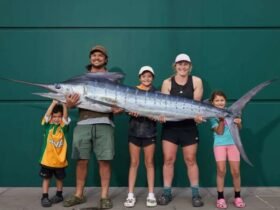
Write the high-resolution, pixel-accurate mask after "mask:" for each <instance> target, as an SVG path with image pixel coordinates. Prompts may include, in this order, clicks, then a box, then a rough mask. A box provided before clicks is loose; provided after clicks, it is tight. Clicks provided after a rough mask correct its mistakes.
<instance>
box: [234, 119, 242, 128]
mask: <svg viewBox="0 0 280 210" xmlns="http://www.w3.org/2000/svg"><path fill="white" fill-rule="evenodd" d="M233 122H234V123H235V124H236V125H237V127H238V128H239V129H241V128H242V124H241V122H242V120H241V118H239V117H237V118H235V119H234V120H233Z"/></svg>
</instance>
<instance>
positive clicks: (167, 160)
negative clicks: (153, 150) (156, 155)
mask: <svg viewBox="0 0 280 210" xmlns="http://www.w3.org/2000/svg"><path fill="white" fill-rule="evenodd" d="M175 160H176V157H172V156H169V157H165V158H164V165H165V166H166V167H173V166H174V163H175Z"/></svg>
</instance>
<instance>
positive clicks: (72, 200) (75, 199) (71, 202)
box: [63, 195, 87, 207]
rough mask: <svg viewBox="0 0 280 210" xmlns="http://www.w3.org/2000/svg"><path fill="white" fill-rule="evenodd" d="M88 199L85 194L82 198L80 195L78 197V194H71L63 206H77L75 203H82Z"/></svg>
mask: <svg viewBox="0 0 280 210" xmlns="http://www.w3.org/2000/svg"><path fill="white" fill-rule="evenodd" d="M86 200H87V199H86V197H85V196H82V197H81V198H80V197H77V196H75V195H71V196H70V197H69V198H67V199H66V200H64V202H63V206H64V207H70V206H75V205H78V204H81V203H85V202H86Z"/></svg>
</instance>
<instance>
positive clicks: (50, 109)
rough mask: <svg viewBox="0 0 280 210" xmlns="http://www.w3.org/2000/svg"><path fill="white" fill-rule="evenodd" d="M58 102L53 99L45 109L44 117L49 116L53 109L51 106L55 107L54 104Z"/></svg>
mask: <svg viewBox="0 0 280 210" xmlns="http://www.w3.org/2000/svg"><path fill="white" fill-rule="evenodd" d="M57 103H58V101H56V100H53V101H52V103H51V105H50V106H49V108H48V110H47V111H46V113H45V117H46V118H50V116H51V114H52V111H53V108H54V107H55V105H56V104H57Z"/></svg>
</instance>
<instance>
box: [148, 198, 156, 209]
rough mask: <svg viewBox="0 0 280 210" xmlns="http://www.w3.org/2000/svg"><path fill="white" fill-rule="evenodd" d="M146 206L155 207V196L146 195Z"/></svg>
mask: <svg viewBox="0 0 280 210" xmlns="http://www.w3.org/2000/svg"><path fill="white" fill-rule="evenodd" d="M146 206H147V207H155V206H157V200H156V198H155V197H148V198H147V200H146Z"/></svg>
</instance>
